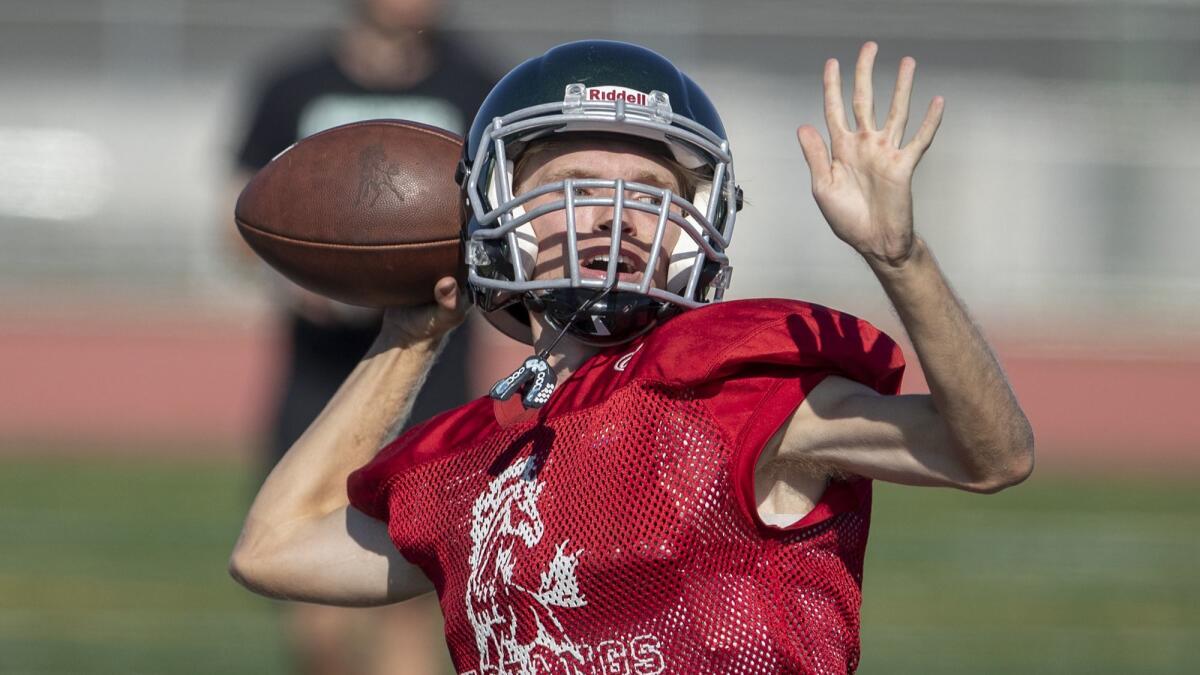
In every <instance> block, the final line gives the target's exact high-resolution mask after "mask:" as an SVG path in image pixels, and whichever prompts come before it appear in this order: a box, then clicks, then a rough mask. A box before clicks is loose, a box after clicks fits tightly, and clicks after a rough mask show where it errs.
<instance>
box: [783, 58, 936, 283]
mask: <svg viewBox="0 0 1200 675" xmlns="http://www.w3.org/2000/svg"><path fill="white" fill-rule="evenodd" d="M878 50H879V46H878V45H876V44H875V43H874V42H867V43H866V44H864V45H863V46H862V50H861V51H859V54H858V64H857V65H856V66H855V69H854V98H853V106H854V119H855V123H856V126H857V129H856V130H851V129H850V128H849V127H848V126H847V124H846V112H845V109H844V108H843V107H842V77H841V72H840V70H839V66H838V62H837V59H829V60H828V61H826V62H825V77H824V80H825V123H826V125H827V126H828V127H829V139H830V146H831V147H832V148H833V157H832V160H831V159H830V155H829V152H828V151H827V150H826V148H825V141H824V139H823V138H822V137H821V132H820V131H818V130H817V128H816V127H814V126H813V125H811V124H805V125H803V126H801V127H800V128H799V129H797V130H796V136H797V137H798V138H799V139H800V147H801V149H802V150H803V151H804V159H805V161H806V162H808V168H809V171H810V172H811V173H812V191H813V196H814V197H815V198H816V200H817V206H818V207H820V209H821V213H822V214H824V216H825V220H826V221H828V222H829V227H830V228H831V229H832V230H833V233H834V234H836V235H837V236H838V238H839V239H841V240H842V241H844V242H846V243H847V244H849V245H850V246H852V247H854V250H856V251H858V252H859V253H861V254H862V255H863V256H865V257H867V258H868V260H869V261H871V262H878V263H885V264H890V265H899V264H902V263H904V262H905V261H906V260H908V258H909V256H910V255H911V254H912V251H913V244H914V239H913V215H912V177H913V171H914V170H915V169H916V167H917V162H919V161H921V156H922V155H924V154H925V151H926V150H927V149H928V148H929V144H930V143H932V142H933V136H934V134H935V133H937V128H938V125H939V124H941V121H942V110H943V107H944V100H943V99H942V97H941V96H935V97H933V100H932V101H931V102H930V104H929V110H928V112H926V114H925V119H924V120H923V121H922V122H921V127H920V128H919V129H918V130H917V133H916V135H914V136H913V138H912V140H910V141H909V142H908V144H907V145H904V146H901V143H902V142H903V141H904V127H905V124H906V123H907V122H908V103H909V95H910V94H911V93H912V81H913V73H914V72H915V71H916V67H917V62H916V60H914V59H913V58H912V57H910V56H906V57H904V58H903V59H901V60H900V74H899V76H898V77H897V78H896V91H895V92H894V93H893V95H892V106H891V110H890V111H888V116H887V121H886V122H884V125H883V128H882V129H876V128H875V101H874V93H873V92H872V90H871V72H872V69H873V67H874V64H875V54H876V52H878Z"/></svg>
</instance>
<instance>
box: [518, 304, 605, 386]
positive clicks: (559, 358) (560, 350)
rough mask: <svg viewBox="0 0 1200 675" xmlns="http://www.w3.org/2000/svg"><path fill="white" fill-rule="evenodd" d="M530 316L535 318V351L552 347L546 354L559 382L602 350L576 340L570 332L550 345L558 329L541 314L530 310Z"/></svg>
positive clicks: (547, 360)
mask: <svg viewBox="0 0 1200 675" xmlns="http://www.w3.org/2000/svg"><path fill="white" fill-rule="evenodd" d="M530 317H531V318H532V319H533V320H532V321H531V328H532V329H533V350H534V353H535V354H539V353H541V352H542V351H543V350H545V349H550V353H549V354H548V355H547V356H546V362H547V363H549V364H550V368H551V369H553V370H554V374H555V375H556V376H558V381H559V382H562V381H564V380H566V379H567V378H568V377H570V376H571V373H574V372H575V371H576V370H579V367H580V366H582V365H583V362H584V361H587V360H588V359H589V358H591V357H592V356H593V355H595V354H596V353H598V352H599V351H600V348H599V347H595V346H592V345H589V344H584V343H583V342H580V341H579V340H576V339H575V338H574V337H573V336H571V334H570V333H568V334H566V335H564V336H562V339H561V340H559V341H558V344H556V345H554V347H553V348H551V347H550V345H551V344H552V343H553V342H554V340H555V338H557V337H558V330H557V329H556V328H552V327H551V326H550V325H549V324H548V323H546V320H545V319H544V318H543V317H542V316H541V315H540V314H536V313H533V312H530Z"/></svg>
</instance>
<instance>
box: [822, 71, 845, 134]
mask: <svg viewBox="0 0 1200 675" xmlns="http://www.w3.org/2000/svg"><path fill="white" fill-rule="evenodd" d="M824 81H825V126H826V127H828V128H829V137H830V138H833V137H835V136H837V135H838V134H844V133H847V132H848V131H849V129H848V128H847V127H846V109H845V108H844V107H843V106H842V74H841V71H840V69H839V68H838V62H837V59H829V60H828V61H826V62H825V77H824Z"/></svg>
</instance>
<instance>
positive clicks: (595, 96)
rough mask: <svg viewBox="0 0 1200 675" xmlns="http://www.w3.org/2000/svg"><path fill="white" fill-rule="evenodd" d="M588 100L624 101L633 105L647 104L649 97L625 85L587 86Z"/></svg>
mask: <svg viewBox="0 0 1200 675" xmlns="http://www.w3.org/2000/svg"><path fill="white" fill-rule="evenodd" d="M587 98H588V100H589V101H625V102H626V103H630V104H633V105H642V106H644V105H649V104H650V97H649V96H647V95H646V94H643V93H642V92H640V91H637V90H634V89H626V88H625V87H589V88H588V90H587Z"/></svg>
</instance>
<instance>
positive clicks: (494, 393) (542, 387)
mask: <svg viewBox="0 0 1200 675" xmlns="http://www.w3.org/2000/svg"><path fill="white" fill-rule="evenodd" d="M613 288H615V283H614V284H612V285H609V286H606V287H605V288H604V290H603V291H601V292H599V293H597V294H596V295H594V296H592V297H591V298H589V299H588V300H587V301H586V302H584V303H583V304H582V305H580V306H579V309H577V310H575V313H574V314H573V315H571V319H570V320H569V321H566V322H564V323H563V326H562V328H560V329H559V330H558V335H556V336H554V340H552V341H551V342H550V344H549V345H548V346H547V347H546V348H545V349H542V350H540V351H539V352H538V353H536V354H534V355H533V356H531V357H529V358H527V359H525V362H524V363H522V364H521V367H519V368H517V369H516V370H514V371H513V372H512V374H511V375H509V376H508V377H506V378H504V379H502V380H500V381H499V382H497V383H496V384H494V385H492V390H491V392H489V395H490V396H491V397H492V398H493V399H496V400H497V401H507V400H508V399H510V398H512V395H513V394H515V393H517V391H519V390H521V389H522V388H524V389H525V393H524V394H522V395H521V405H523V406H525V408H526V409H531V408H540V407H542V406H543V405H544V404H545V403H546V401H549V400H550V395H551V394H553V393H554V390H555V388H556V387H558V376H557V375H555V374H554V369H552V368H551V367H550V362H549V361H548V360H547V357H549V356H550V352H552V351H553V350H554V348H555V347H557V346H558V343H559V341H561V340H562V339H563V336H564V335H566V334H567V329H568V328H570V326H571V324H573V323H575V320H576V319H578V318H579V315H580V314H583V313H584V312H586V311H587V310H588V309H591V307H592V305H594V304H596V303H597V302H599V300H600V299H601V298H603V297H604V296H606V295H608V294H609V292H611V291H612V290H613Z"/></svg>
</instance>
